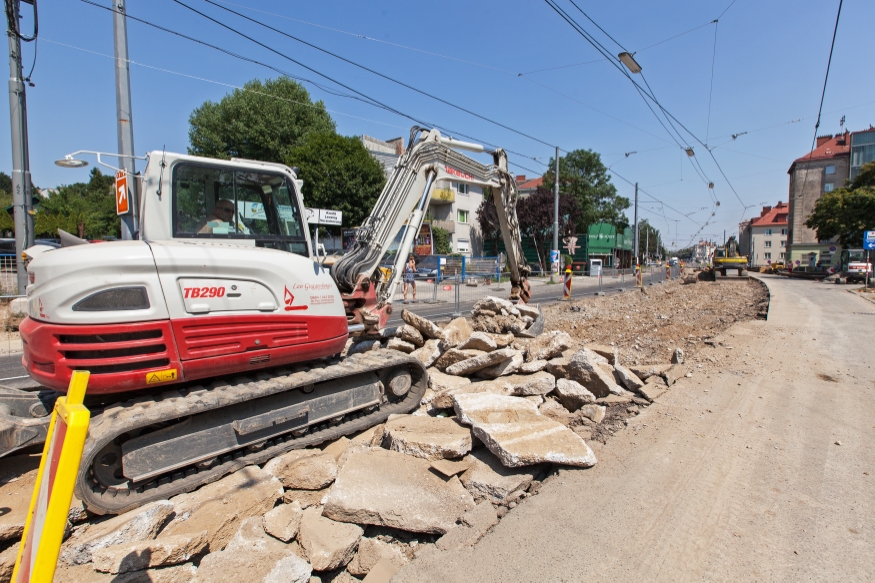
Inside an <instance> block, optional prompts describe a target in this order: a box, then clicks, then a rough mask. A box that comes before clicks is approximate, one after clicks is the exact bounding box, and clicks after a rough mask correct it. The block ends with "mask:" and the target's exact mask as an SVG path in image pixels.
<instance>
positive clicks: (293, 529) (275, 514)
mask: <svg viewBox="0 0 875 583" xmlns="http://www.w3.org/2000/svg"><path fill="white" fill-rule="evenodd" d="M303 516H304V509H303V508H301V503H300V502H297V501H295V502H292V503H291V504H280V505H279V506H277V507H276V508H274V509H273V510H271V511H269V512H268V513H267V514H265V515H264V516H263V517H262V525H263V526H264V531H265V532H266V533H267V534H269V535H271V536H272V537H274V538H277V539H279V540H281V541H283V542H286V543H287V542H289V541H290V540H292V539H293V538H295V536H296V535H297V534H298V529H299V528H300V527H301V518H302V517H303Z"/></svg>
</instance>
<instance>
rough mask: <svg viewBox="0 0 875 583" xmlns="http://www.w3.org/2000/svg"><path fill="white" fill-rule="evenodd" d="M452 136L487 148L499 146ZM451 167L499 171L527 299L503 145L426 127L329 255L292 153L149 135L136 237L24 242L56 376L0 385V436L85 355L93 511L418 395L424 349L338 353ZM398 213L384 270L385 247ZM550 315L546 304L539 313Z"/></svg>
mask: <svg viewBox="0 0 875 583" xmlns="http://www.w3.org/2000/svg"><path fill="white" fill-rule="evenodd" d="M457 150H468V151H474V152H489V153H491V154H492V157H493V161H494V164H491V165H484V164H481V163H479V162H477V161H476V160H473V159H471V158H469V157H467V156H465V155H463V154H461V153H460V152H459V151H457ZM441 179H452V180H453V181H456V182H463V183H467V184H475V185H480V186H489V187H491V191H492V196H493V200H494V202H495V206H496V208H497V210H498V214H499V222H500V226H501V232H502V236H503V238H504V242H505V248H506V249H507V258H508V265H509V268H510V272H511V281H512V292H511V298H510V299H511V300H513V301H517V302H527V301H528V299H529V286H528V282H527V277H528V274H529V268H528V266H527V265H526V263H525V260H524V258H523V252H522V245H521V242H520V235H519V226H518V223H517V216H516V201H517V187H516V183H515V181H514V178H513V176H512V175H511V174H510V173H509V172H508V167H507V156H506V154H505V152H504V151H503V150H500V149H498V150H494V151H489V150H486V149H485V148H483V147H482V146H479V145H476V144H470V143H466V142H460V141H457V140H454V139H450V138H447V137H444V136H442V135H441V134H440V132H438V131H437V130H426V129H422V128H418V127H414V128H413V129H412V130H411V134H410V140H409V142H408V147H407V151H406V152H405V153H404V154H403V155H402V156H401V158H400V159H399V160H398V163H397V164H396V166H395V168H394V170H393V172H392V174H391V176H390V177H389V179H388V181H387V183H386V186H385V188H384V189H383V191H382V193H381V194H380V197H379V199H378V201H377V203H376V206H375V207H374V209H373V210H372V212H371V214H370V216H369V217H368V218H367V219H366V220H365V221H364V222H363V223H362V225H361V227H359V228H358V230H357V232H356V235H355V243H354V244H353V245H352V247H351V249H350V250H349V251H348V253H346V254H345V255H344V256H343V257H341V258H340V259H339V260H337V261H336V262H334V263H333V264H331V265H328V262H326V261H325V260H324V259H325V258H324V255H323V256H320V250H319V249H315V248H314V247H313V244H312V242H311V239H310V235H309V230H308V228H307V225H306V224H305V220H304V217H305V216H306V215H305V208H304V204H303V198H302V195H301V186H302V182H301V181H299V180H298V178H297V175H296V173H295V171H294V170H293V169H291V168H289V167H287V166H284V165H282V164H274V163H267V162H258V161H253V160H242V159H231V160H229V161H226V160H215V159H207V158H200V157H195V156H187V155H183V154H171V153H165V152H160V151H155V152H152V153H151V154H149V156H148V163H147V165H146V169H145V171H144V173H143V176H142V187H141V192H142V195H141V197H140V200H141V202H140V216H141V218H142V222H141V230H140V233H139V238H138V240H134V241H114V242H103V243H100V244H86V243H87V242H85V241H82V243H83V244H81V245H75V246H67V247H63V248H60V249H50V248H49V247H40V246H36V247H32V248H30V249H28V250H27V255H28V257H29V258H30V261H29V263H28V265H27V276H28V280H29V284H28V286H27V311H28V316H27V318H26V319H25V320H24V321H23V322H22V324H21V326H20V331H21V338H22V343H23V346H24V352H23V358H22V362H23V364H24V366H25V368H26V370H27V373H28V374H29V375H30V376H31V377H32V378H33V379H34V380H35V381H37V382H38V383H40V384H41V385H42V386H43V387H45V390H42V391H30V392H28V391H14V390H3V392H0V455H4V454H9V453H11V452H14V451H18V450H21V449H23V448H27V447H30V446H33V445H36V444H39V443H40V442H41V441H44V439H45V433H46V428H47V423H48V419H49V418H48V417H47V414H48V412H50V411H51V409H52V406H53V402H54V399H55V398H57V396H58V395H59V394H61V393H63V392H64V391H65V390H66V388H67V386H68V383H69V381H70V377H71V375H72V373H73V371H77V370H87V371H90V372H91V378H90V381H89V385H88V395H87V397H86V399H87V400H86V405H87V406H88V407H89V409H90V410H91V411H92V421H91V427H90V429H89V433H88V440H87V442H86V444H85V451H84V454H83V457H82V463H81V467H80V473H79V475H78V478H77V481H76V495H77V496H78V497H79V498H80V499H81V500H82V501H83V502H84V503H85V505H86V506H87V507H88V509H89V510H91V511H93V512H96V513H99V514H112V513H121V512H125V511H127V510H129V509H132V508H135V507H137V506H139V505H142V504H144V503H147V502H150V501H152V500H157V499H164V498H169V497H170V496H174V495H176V494H179V493H182V492H188V491H191V490H193V489H195V488H197V487H199V486H201V485H203V484H206V483H209V482H212V481H214V480H217V479H219V478H220V477H222V476H223V475H226V474H228V473H230V472H233V471H235V470H237V469H239V468H241V467H243V466H246V465H249V464H258V463H262V462H265V461H266V460H268V459H270V458H273V457H275V456H277V455H279V454H282V453H284V452H286V451H289V450H292V449H296V448H304V447H310V446H314V445H316V444H319V443H322V442H325V441H327V440H332V439H336V438H338V437H341V436H343V435H348V434H351V433H354V432H357V431H361V430H363V429H366V428H368V427H370V426H373V425H375V424H377V423H380V422H383V421H385V420H386V418H388V416H389V415H391V414H393V413H407V412H410V411H411V410H413V409H414V408H415V407H417V406H419V403H420V400H421V398H422V395H423V394H424V392H425V390H426V387H427V384H428V375H427V373H426V370H425V367H424V366H423V364H422V362H420V360H418V359H417V358H416V357H414V356H411V355H408V354H404V353H402V352H398V351H395V350H375V351H370V352H366V353H362V354H355V355H352V356H347V357H344V358H341V357H340V355H341V353H342V352H343V351H344V349H345V346H346V345H347V342H348V339H349V338H350V336H351V335H362V334H365V335H368V334H379V333H380V331H381V330H383V329H384V328H385V327H386V324H387V321H388V319H389V317H390V315H391V314H392V298H393V295H394V293H395V289H396V287H397V285H398V282H399V279H400V277H401V275H402V270H403V265H404V263H405V261H406V259H407V254H408V252H409V250H410V248H411V244H412V243H413V241H414V238H415V237H416V235H417V234H418V233H419V231H420V226H421V224H422V219H423V215H424V213H425V211H426V209H427V208H428V204H429V200H430V198H431V193H432V186H433V185H434V183H435V182H436V181H438V180H441ZM399 232H401V233H402V237H401V244H400V246H399V247H398V251H397V253H396V254H395V257H394V262H393V263H392V266H391V267H390V269H389V274H388V276H385V274H381V270H380V264H381V260H382V259H383V257H384V255H385V252H386V250H387V249H388V247H389V244H390V242H392V241H393V239H394V238H395V237H396V235H397V234H398V233H399ZM322 253H323V254H324V251H322ZM542 327H543V317H540V318H538V319H536V320H535V322H534V323H533V324H532V325H531V326H530V328H529V329H528V333H530V334H535V333H537V332H539V330H540V329H541V328H542Z"/></svg>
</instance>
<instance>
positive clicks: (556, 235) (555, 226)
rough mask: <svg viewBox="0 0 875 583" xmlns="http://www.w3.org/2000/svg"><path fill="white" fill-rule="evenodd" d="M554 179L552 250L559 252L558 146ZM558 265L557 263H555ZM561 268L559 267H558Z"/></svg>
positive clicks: (552, 274)
mask: <svg viewBox="0 0 875 583" xmlns="http://www.w3.org/2000/svg"><path fill="white" fill-rule="evenodd" d="M555 173H556V180H554V181H553V251H554V252H555V253H556V254H557V255H558V254H559V146H556V170H555ZM557 265H558V263H557ZM560 269H561V268H560ZM553 276H554V272H553V266H552V265H551V266H550V282H551V283H555V281H556V280H555V279H554V277H553Z"/></svg>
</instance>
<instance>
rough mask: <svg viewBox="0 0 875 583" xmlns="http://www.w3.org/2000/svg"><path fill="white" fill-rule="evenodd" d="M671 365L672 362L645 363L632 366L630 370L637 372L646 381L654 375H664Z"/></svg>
mask: <svg viewBox="0 0 875 583" xmlns="http://www.w3.org/2000/svg"><path fill="white" fill-rule="evenodd" d="M671 366H672V365H670V364H643V365H641V366H637V365H636V366H630V367H629V370H631V371H632V372H633V373H635V375H636V376H637V377H638V378H639V379H641V380H642V381H646V380H647V379H649V378H650V377H652V376H654V375H656V376H663V375H664V374H665V372H666V371H667V370H668V369H670V368H671Z"/></svg>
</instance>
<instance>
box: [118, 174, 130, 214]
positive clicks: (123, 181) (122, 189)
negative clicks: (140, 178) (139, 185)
mask: <svg viewBox="0 0 875 583" xmlns="http://www.w3.org/2000/svg"><path fill="white" fill-rule="evenodd" d="M130 201H131V197H130V193H129V192H128V174H127V172H125V171H124V170H119V171H118V172H116V173H115V214H117V215H126V214H128V213H129V212H131V204H130Z"/></svg>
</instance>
